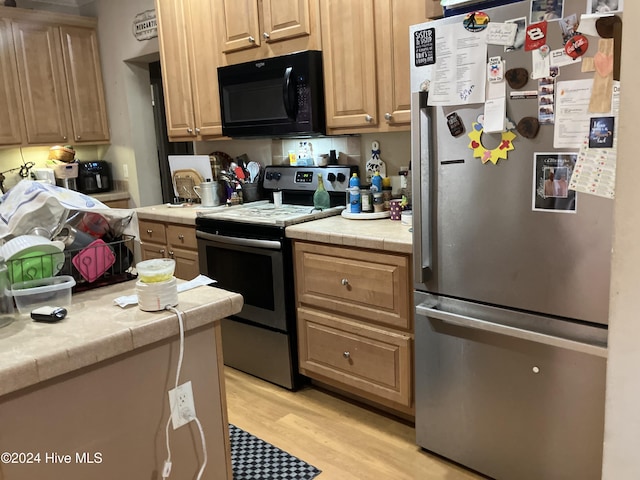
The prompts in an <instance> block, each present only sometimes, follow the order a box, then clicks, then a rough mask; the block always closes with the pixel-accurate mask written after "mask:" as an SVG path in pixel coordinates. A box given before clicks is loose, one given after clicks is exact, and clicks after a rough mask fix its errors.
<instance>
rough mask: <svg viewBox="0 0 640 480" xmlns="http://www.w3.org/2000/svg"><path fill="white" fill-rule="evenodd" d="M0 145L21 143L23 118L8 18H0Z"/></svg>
mask: <svg viewBox="0 0 640 480" xmlns="http://www.w3.org/2000/svg"><path fill="white" fill-rule="evenodd" d="M0 82H1V83H2V85H0V112H4V118H3V119H2V122H0V145H20V144H21V143H22V137H23V130H24V118H23V116H22V105H21V104H20V89H19V86H18V74H17V72H16V57H15V51H14V48H13V36H12V33H11V23H10V22H9V20H2V19H0Z"/></svg>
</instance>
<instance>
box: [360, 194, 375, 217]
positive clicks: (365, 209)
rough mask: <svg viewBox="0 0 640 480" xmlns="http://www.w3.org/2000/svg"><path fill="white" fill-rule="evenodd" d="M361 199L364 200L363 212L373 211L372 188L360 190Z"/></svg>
mask: <svg viewBox="0 0 640 480" xmlns="http://www.w3.org/2000/svg"><path fill="white" fill-rule="evenodd" d="M360 201H361V202H362V212H363V213H371V212H373V205H372V202H371V190H360Z"/></svg>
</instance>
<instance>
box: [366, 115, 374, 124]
mask: <svg viewBox="0 0 640 480" xmlns="http://www.w3.org/2000/svg"><path fill="white" fill-rule="evenodd" d="M364 119H365V121H366V122H367V123H371V122H373V117H372V116H371V115H367V116H365V117H364Z"/></svg>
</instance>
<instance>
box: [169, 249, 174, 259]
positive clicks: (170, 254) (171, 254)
mask: <svg viewBox="0 0 640 480" xmlns="http://www.w3.org/2000/svg"><path fill="white" fill-rule="evenodd" d="M169 256H170V257H171V258H173V250H169Z"/></svg>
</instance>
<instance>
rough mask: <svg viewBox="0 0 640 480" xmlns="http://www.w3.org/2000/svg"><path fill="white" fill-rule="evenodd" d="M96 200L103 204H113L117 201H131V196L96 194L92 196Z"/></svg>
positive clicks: (122, 193)
mask: <svg viewBox="0 0 640 480" xmlns="http://www.w3.org/2000/svg"><path fill="white" fill-rule="evenodd" d="M91 196H92V197H93V198H95V199H96V200H100V201H101V202H113V201H115V200H129V198H130V197H131V195H129V192H105V193H94V194H93V195H91Z"/></svg>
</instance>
